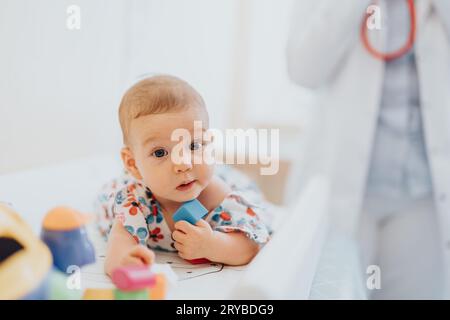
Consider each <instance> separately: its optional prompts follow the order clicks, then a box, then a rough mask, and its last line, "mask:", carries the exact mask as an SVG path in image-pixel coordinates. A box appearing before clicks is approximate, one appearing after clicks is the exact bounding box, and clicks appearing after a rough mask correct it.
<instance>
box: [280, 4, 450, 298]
mask: <svg viewBox="0 0 450 320" xmlns="http://www.w3.org/2000/svg"><path fill="white" fill-rule="evenodd" d="M369 4H370V1H368V0H340V1H331V0H300V1H296V6H297V7H296V8H295V11H294V19H293V26H292V29H291V34H290V37H289V42H288V48H287V58H288V70H289V74H290V77H291V78H292V80H293V81H294V82H296V83H297V84H299V85H301V86H305V87H309V88H315V89H317V93H318V96H319V101H318V106H317V108H318V109H317V110H316V115H317V117H316V119H315V124H314V125H313V128H314V130H313V131H312V132H310V133H309V137H310V139H309V142H308V143H307V150H302V157H301V158H300V159H299V162H298V163H297V166H296V168H297V169H298V172H297V173H294V174H293V179H295V180H296V181H304V182H306V181H308V180H309V177H312V176H315V175H317V174H326V175H328V176H329V177H330V178H331V193H332V195H331V202H330V213H331V219H332V225H333V226H334V227H335V228H337V229H340V230H341V231H343V232H346V233H347V234H351V235H354V236H356V232H357V227H358V222H359V214H360V212H361V207H362V202H363V197H364V192H365V186H366V177H367V174H368V168H369V162H370V157H371V151H372V143H371V142H372V141H373V138H374V132H375V129H376V125H377V119H378V109H379V105H380V98H381V89H382V81H383V72H384V62H383V61H380V60H377V59H375V58H374V57H372V56H371V55H369V53H368V52H367V50H366V49H365V48H364V46H363V44H362V43H361V41H360V36H359V33H360V26H361V23H362V19H363V14H364V12H365V11H366V8H367V7H368V5H369ZM380 5H381V6H382V5H383V2H380ZM405 10H406V6H405ZM381 12H383V7H381ZM416 12H417V28H418V29H417V30H418V31H417V38H416V42H415V50H416V52H415V54H416V59H417V69H418V77H419V86H420V96H421V108H422V114H423V117H422V119H423V125H424V134H425V139H426V144H427V151H428V158H429V163H430V168H431V174H432V179H433V184H434V185H433V187H434V196H435V203H436V208H437V211H438V212H437V214H438V219H439V225H440V230H441V237H442V242H441V244H442V248H441V249H442V254H443V257H444V261H445V263H446V266H445V269H446V271H447V275H446V280H445V281H446V290H447V291H446V297H447V298H448V297H450V274H449V273H450V41H449V39H450V36H449V34H448V33H447V32H449V31H450V1H448V0H417V1H416ZM445 14H447V15H448V16H445ZM385 30H386V29H385V28H384V29H382V30H381V31H380V32H378V33H377V34H378V35H377V36H376V38H375V39H372V40H371V42H372V44H373V46H374V47H376V48H383V47H384V43H385V39H386V34H385ZM295 191H296V190H295V188H293V189H292V192H293V193H295ZM419 236H420V235H419Z"/></svg>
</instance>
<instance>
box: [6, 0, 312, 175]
mask: <svg viewBox="0 0 450 320" xmlns="http://www.w3.org/2000/svg"><path fill="white" fill-rule="evenodd" d="M0 3H1V10H0V39H1V50H0V70H2V72H1V76H0V108H1V110H0V114H1V116H0V128H1V129H0V130H1V131H0V132H1V134H0V150H1V153H0V154H1V156H0V174H4V173H10V172H15V171H18V170H23V169H31V168H35V167H39V166H44V165H52V164H55V163H59V162H63V161H66V160H71V159H78V158H83V157H89V156H92V155H97V154H114V153H116V154H117V155H118V150H119V148H120V147H121V135H120V128H119V124H118V119H117V109H118V105H119V102H120V98H121V96H122V94H123V93H124V91H125V90H126V88H128V87H129V86H130V85H131V84H132V83H133V82H135V81H136V80H137V79H139V78H140V77H142V76H144V75H146V74H148V73H169V74H173V75H176V76H179V77H181V78H183V79H185V80H187V81H188V82H190V83H191V84H192V85H193V86H194V87H195V88H197V89H198V90H199V91H200V93H201V94H202V95H203V97H204V99H205V101H206V103H207V106H208V108H209V112H210V118H211V126H212V127H215V128H220V129H224V128H235V127H239V128H249V127H255V128H259V127H264V128H272V127H274V128H279V129H280V136H281V150H280V152H281V158H282V159H290V158H292V157H293V156H294V154H295V153H296V152H298V151H299V148H301V139H302V131H304V130H305V129H306V128H307V124H308V118H309V113H310V106H311V104H312V103H313V98H312V95H311V93H310V92H309V91H308V90H306V89H305V90H303V89H301V88H299V87H298V86H296V85H294V84H291V82H290V80H289V79H288V75H287V71H286V59H285V56H286V53H285V49H286V42H287V37H288V29H289V25H290V20H291V19H290V18H291V11H292V4H293V1H292V0H282V1H277V2H276V4H275V5H274V2H273V1H271V0H258V1H256V0H246V1H240V0H226V1H207V0H191V1H182V0H132V1H130V0H126V1H125V0H115V1H106V0H95V1H87V0H86V1H82V0H72V1H65V0H42V1H31V0H0ZM71 5H76V6H78V7H79V9H80V18H81V19H80V22H81V23H80V27H81V28H80V29H73V30H71V29H69V28H68V27H67V26H66V24H67V19H68V17H69V16H70V13H68V12H67V9H68V8H69V7H70V6H71ZM293 141H295V143H292V142H293ZM293 145H294V146H296V148H295V150H294V149H293V148H292V146H293Z"/></svg>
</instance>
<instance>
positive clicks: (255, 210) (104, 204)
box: [97, 166, 271, 251]
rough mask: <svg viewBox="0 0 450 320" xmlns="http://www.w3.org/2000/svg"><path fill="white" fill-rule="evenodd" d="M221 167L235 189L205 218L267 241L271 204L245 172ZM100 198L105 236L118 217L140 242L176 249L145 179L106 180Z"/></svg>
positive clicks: (219, 226)
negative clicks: (107, 182) (144, 181)
mask: <svg viewBox="0 0 450 320" xmlns="http://www.w3.org/2000/svg"><path fill="white" fill-rule="evenodd" d="M219 168H220V169H219V170H218V173H216V174H217V176H218V177H219V178H222V179H223V180H224V181H225V182H226V183H228V184H229V185H230V187H231V189H232V192H231V193H230V194H229V195H228V196H227V197H226V198H225V199H224V200H223V201H222V203H221V204H220V205H219V206H218V207H216V208H215V209H214V210H213V212H210V213H209V214H208V215H207V217H206V218H205V221H207V222H208V223H209V224H210V225H211V228H212V229H213V230H216V231H220V232H242V233H244V234H245V235H246V236H247V237H248V238H249V239H251V240H253V241H255V242H256V243H258V244H259V245H263V244H265V243H266V242H267V241H268V240H269V238H270V234H271V229H270V227H269V223H270V220H271V219H270V212H269V211H270V205H269V204H268V203H266V202H265V201H264V200H263V198H262V195H261V193H260V192H259V190H258V189H257V188H256V186H255V185H254V184H252V183H251V182H250V180H248V179H247V178H246V177H245V176H243V175H242V174H240V173H238V172H237V171H236V170H234V169H231V168H230V167H226V166H223V167H219ZM216 172H217V171H216ZM97 200H98V201H97V205H98V207H99V210H98V216H97V218H98V219H97V221H98V226H99V228H100V231H101V232H102V234H103V235H104V236H107V235H108V233H109V231H110V229H111V227H112V223H113V220H114V219H118V220H119V221H120V222H121V223H122V224H123V225H124V227H125V229H126V230H127V231H128V232H129V233H130V234H131V235H132V236H133V237H134V239H135V240H136V242H137V243H141V244H143V245H147V246H148V247H149V248H152V249H157V250H163V251H176V249H175V247H174V241H173V239H172V235H171V231H170V229H169V227H168V225H167V223H166V221H165V219H164V217H163V214H162V210H161V206H160V204H159V203H158V201H157V200H156V199H155V198H154V196H153V194H152V192H151V190H150V189H149V188H148V187H146V186H144V185H143V184H142V182H140V181H136V180H135V179H134V178H133V177H131V176H130V175H128V174H125V175H124V176H123V177H121V178H120V179H116V180H113V181H112V182H111V183H109V184H107V185H106V186H105V187H104V188H103V190H102V192H101V193H100V195H99V197H98V199H97Z"/></svg>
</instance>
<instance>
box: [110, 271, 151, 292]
mask: <svg viewBox="0 0 450 320" xmlns="http://www.w3.org/2000/svg"><path fill="white" fill-rule="evenodd" d="M112 281H113V283H114V284H115V285H116V287H117V288H119V289H120V290H123V291H134V290H140V289H143V288H148V287H153V286H154V285H155V284H156V275H155V274H154V273H152V272H151V271H150V268H149V267H148V266H139V267H138V266H133V267H122V268H117V269H115V270H114V271H113V274H112Z"/></svg>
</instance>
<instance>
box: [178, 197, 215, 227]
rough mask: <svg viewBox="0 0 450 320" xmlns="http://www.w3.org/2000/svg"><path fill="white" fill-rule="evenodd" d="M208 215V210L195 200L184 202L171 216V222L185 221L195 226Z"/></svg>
mask: <svg viewBox="0 0 450 320" xmlns="http://www.w3.org/2000/svg"><path fill="white" fill-rule="evenodd" d="M207 213H208V210H207V209H206V208H205V207H204V206H203V205H202V204H201V203H200V201H198V200H197V199H194V200H191V201H187V202H184V203H183V205H182V206H181V207H180V208H178V210H177V211H175V213H174V214H173V216H172V218H173V221H175V222H178V221H180V220H186V221H187V222H189V223H190V224H196V223H197V221H199V220H200V219H201V218H203V217H204V216H205V215H206V214H207Z"/></svg>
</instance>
